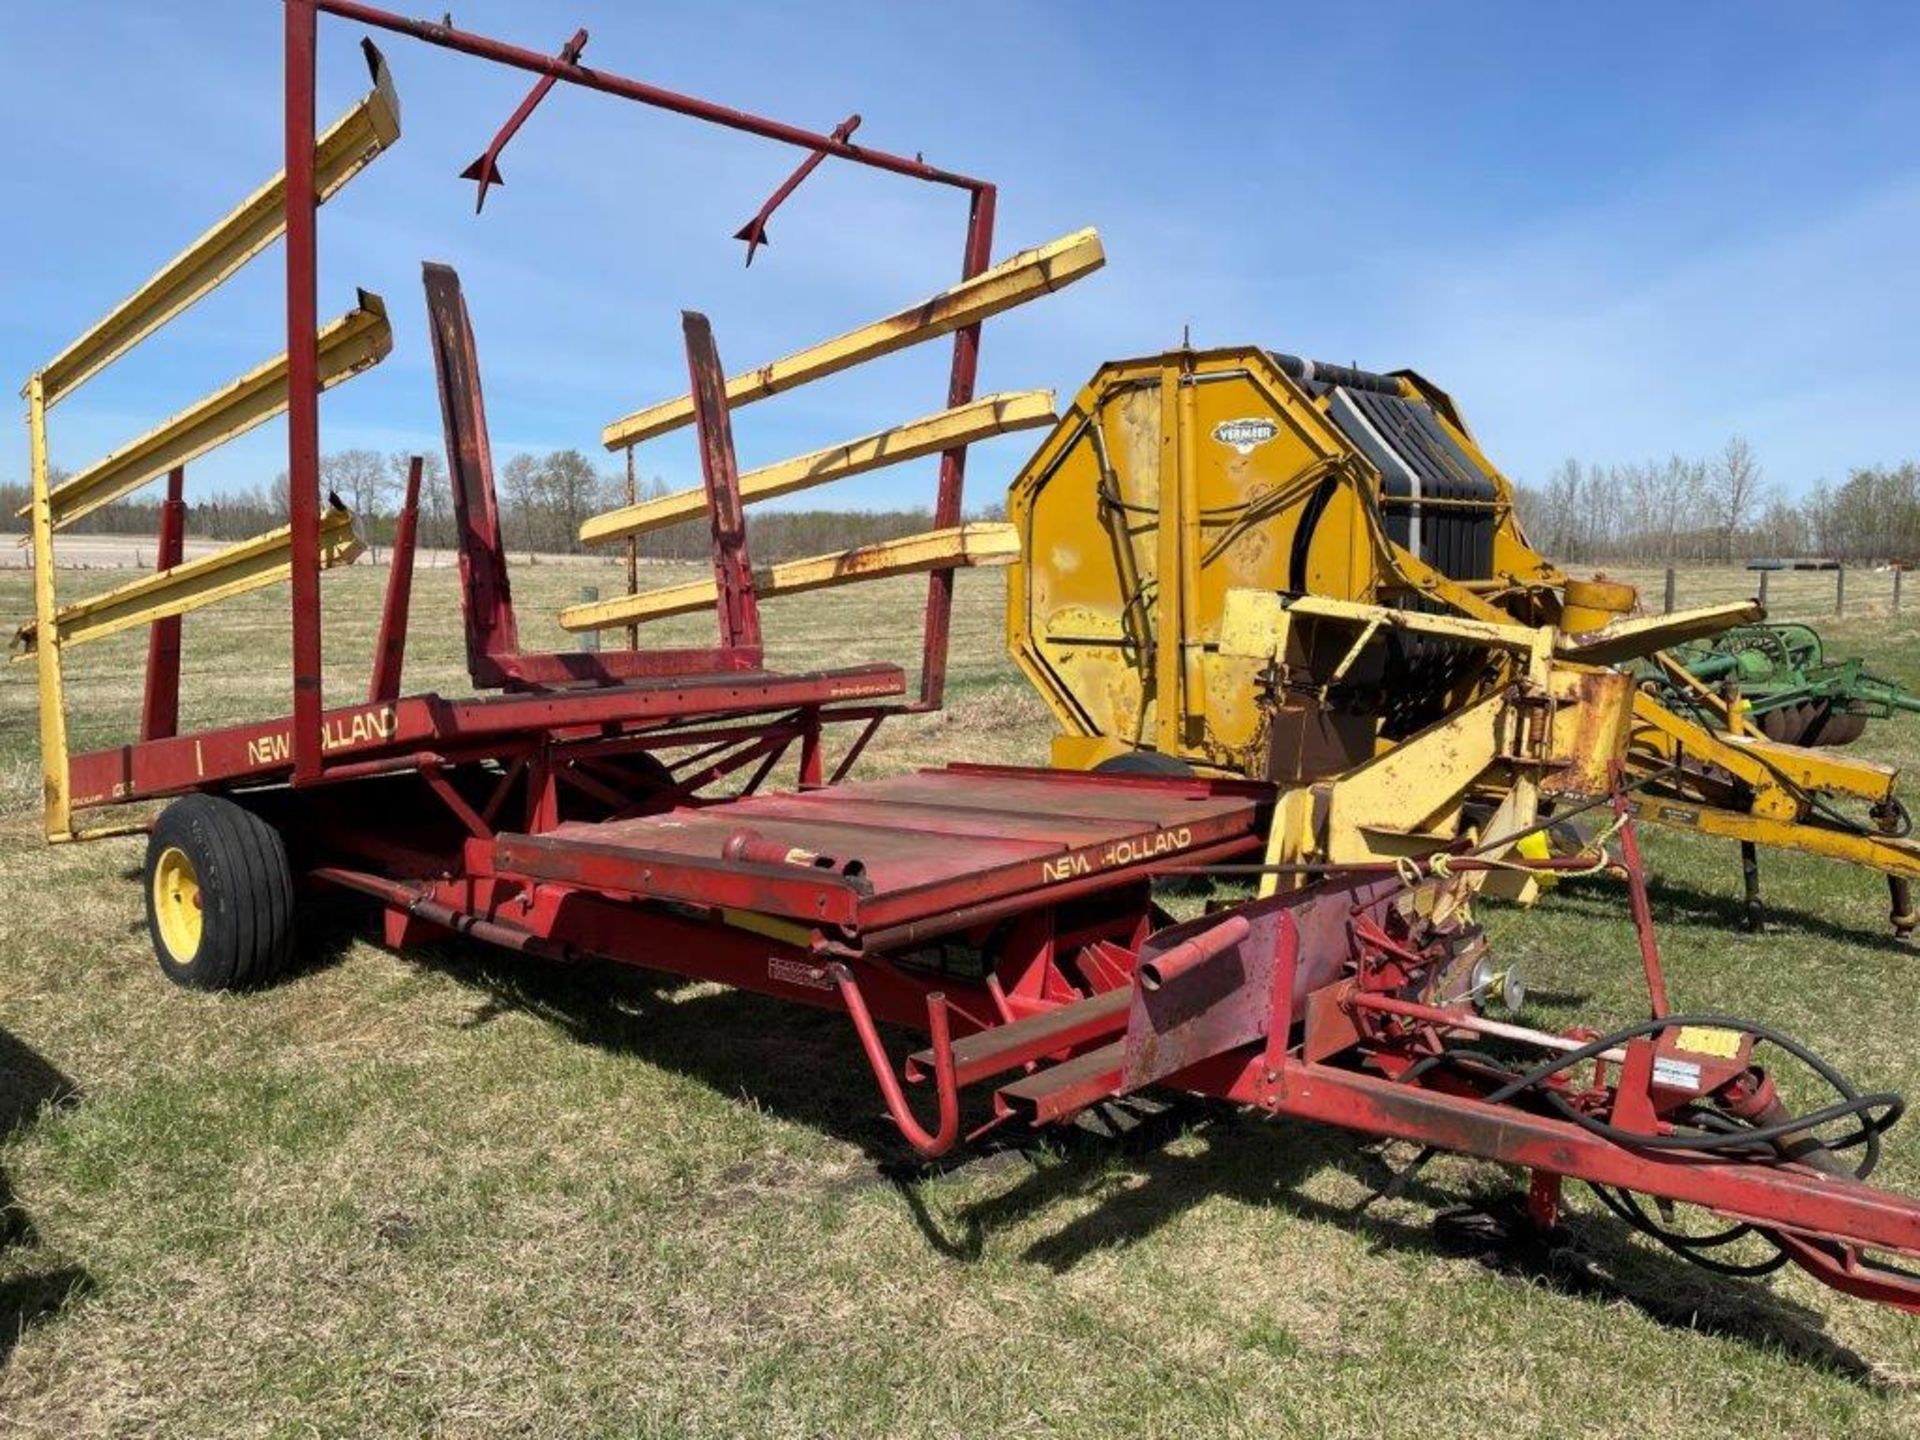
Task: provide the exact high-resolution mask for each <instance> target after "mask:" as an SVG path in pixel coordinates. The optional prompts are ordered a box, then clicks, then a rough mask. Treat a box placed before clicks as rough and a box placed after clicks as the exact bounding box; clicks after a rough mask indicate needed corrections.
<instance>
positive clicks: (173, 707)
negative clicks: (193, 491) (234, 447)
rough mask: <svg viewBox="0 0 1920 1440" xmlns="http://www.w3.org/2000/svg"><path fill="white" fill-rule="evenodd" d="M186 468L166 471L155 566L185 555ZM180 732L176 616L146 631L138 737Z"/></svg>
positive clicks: (168, 564)
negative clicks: (143, 690)
mask: <svg viewBox="0 0 1920 1440" xmlns="http://www.w3.org/2000/svg"><path fill="white" fill-rule="evenodd" d="M186 484H187V472H186V469H185V467H184V466H179V465H176V466H175V467H174V468H173V469H172V470H170V471H168V472H167V498H166V500H165V502H164V503H163V504H162V505H161V506H160V537H159V546H158V549H157V550H156V551H155V553H154V557H153V568H154V569H155V570H171V569H172V568H173V567H174V566H176V565H178V564H179V563H180V561H181V560H182V559H183V558H185V554H186V545H187V502H186V498H185V495H186ZM179 733H180V617H179V616H178V615H169V616H168V617H167V618H166V619H164V620H156V621H154V622H153V624H152V626H151V627H149V629H148V631H147V693H146V698H145V699H144V700H143V701H142V703H141V706H140V738H141V739H142V740H166V739H169V738H171V737H172V736H174V735H177V734H179Z"/></svg>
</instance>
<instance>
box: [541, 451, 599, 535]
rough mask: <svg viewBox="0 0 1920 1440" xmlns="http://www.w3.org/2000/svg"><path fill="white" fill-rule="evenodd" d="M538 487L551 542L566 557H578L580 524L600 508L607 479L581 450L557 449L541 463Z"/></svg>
mask: <svg viewBox="0 0 1920 1440" xmlns="http://www.w3.org/2000/svg"><path fill="white" fill-rule="evenodd" d="M538 485H539V492H540V499H541V501H542V508H544V509H545V511H546V512H547V515H548V517H549V525H550V527H551V529H552V531H553V537H552V541H551V542H550V543H552V544H553V547H554V548H555V549H556V550H559V551H561V552H563V553H565V554H569V555H572V554H577V553H578V552H579V549H580V522H581V521H583V520H585V519H586V518H587V517H588V516H589V515H591V514H593V513H594V512H595V511H597V510H599V509H600V508H601V506H602V504H603V503H604V499H605V496H606V493H607V489H608V485H607V482H606V480H605V479H603V478H602V476H601V474H600V472H599V471H598V470H596V469H594V468H593V462H592V461H591V460H589V459H587V457H586V456H585V455H582V454H581V453H580V452H579V451H578V450H556V451H554V452H553V453H552V454H550V455H548V456H547V457H546V459H545V460H543V461H542V462H541V463H540V469H539V472H538Z"/></svg>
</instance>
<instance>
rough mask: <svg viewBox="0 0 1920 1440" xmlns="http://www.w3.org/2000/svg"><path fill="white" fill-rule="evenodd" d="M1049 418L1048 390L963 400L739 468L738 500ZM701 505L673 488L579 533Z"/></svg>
mask: <svg viewBox="0 0 1920 1440" xmlns="http://www.w3.org/2000/svg"><path fill="white" fill-rule="evenodd" d="M1056 418H1057V417H1056V416H1055V415H1054V413H1053V392H1052V391H1051V390H1021V391H1017V392H1015V393H1012V394H1007V395H988V396H986V397H984V398H982V399H979V400H975V401H973V402H972V403H971V404H967V405H959V406H955V407H954V408H953V409H951V410H942V411H940V412H938V413H937V414H934V415H927V416H923V417H921V418H920V419H918V420H909V421H908V422H907V423H906V424H904V425H896V426H894V427H893V428H892V429H890V430H882V431H880V432H879V433H877V434H874V435H863V436H862V437H861V438H860V439H858V440H849V441H847V442H846V443H845V444H844V445H834V446H831V447H829V448H828V449H825V450H816V451H814V452H813V453H812V454H810V455H798V456H795V457H794V458H793V459H791V460H781V461H778V462H776V463H775V464H772V465H763V466H761V467H760V468H759V469H757V470H747V471H744V472H742V474H741V476H740V498H741V500H742V501H753V500H771V499H774V498H775V497H777V496H781V495H791V494H794V493H796V492H797V491H800V490H806V489H810V488H811V487H813V486H815V485H825V484H828V483H830V482H832V481H835V480H844V479H846V478H847V477H848V476H850V475H864V474H866V473H867V472H868V471H870V470H879V469H881V468H883V467H885V466H888V465H900V464H904V463H905V462H906V461H909V460H918V459H921V458H923V457H924V456H928V455H938V454H939V453H940V452H941V451H943V450H949V449H951V448H953V447H954V446H956V445H969V444H971V443H973V442H974V441H975V440H985V439H987V438H989V437H990V436H994V435H1007V434H1011V433H1013V432H1014V431H1017V430H1031V429H1033V428H1034V427H1035V426H1039V425H1051V424H1052V423H1053V422H1054V420H1055V419H1056ZM706 512H707V494H706V491H704V490H697V489H693V490H676V491H674V492H673V493H672V494H671V495H661V496H659V497H657V498H655V499H652V500H643V501H641V502H640V503H639V504H637V505H626V506H622V507H621V508H620V509H618V510H609V511H607V512H606V513H605V514H603V515H594V516H590V517H588V519H587V520H586V521H585V522H583V523H582V524H581V526H580V539H581V540H582V542H584V543H585V544H588V545H598V544H603V543H605V542H606V541H609V540H620V539H624V538H625V537H627V536H629V535H644V534H647V533H648V532H649V531H653V530H660V529H664V528H665V527H667V526H669V525H677V524H679V523H681V522H682V521H686V520H696V519H698V518H699V517H700V516H702V515H704V514H706Z"/></svg>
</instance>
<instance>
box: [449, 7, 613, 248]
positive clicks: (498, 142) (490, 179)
mask: <svg viewBox="0 0 1920 1440" xmlns="http://www.w3.org/2000/svg"><path fill="white" fill-rule="evenodd" d="M586 48H587V32H586V31H585V30H576V31H574V32H573V38H572V39H571V40H569V41H567V43H566V44H564V45H562V46H561V47H560V55H559V61H560V63H561V64H562V65H577V64H578V63H579V62H580V52H581V51H582V50H584V49H586ZM557 78H558V77H556V76H553V75H542V76H541V77H540V78H539V79H538V80H536V81H534V82H533V88H532V89H531V90H529V91H527V98H526V99H524V100H522V101H521V102H520V106H519V108H518V109H517V110H515V111H514V112H513V114H511V115H509V116H508V117H507V123H506V124H504V125H502V126H501V127H500V133H499V134H498V135H495V136H494V137H493V143H492V144H491V145H489V146H487V148H486V149H485V150H484V151H482V152H481V155H480V158H479V159H478V160H476V161H474V162H473V163H472V164H471V165H469V166H467V168H466V169H464V170H462V171H461V172H460V178H461V179H462V180H474V181H478V182H479V186H480V190H479V193H478V194H476V195H475V196H474V198H473V213H474V214H476V215H478V214H479V213H480V207H481V206H483V205H485V204H486V203H487V187H488V186H490V185H504V184H506V183H507V182H506V180H505V179H504V178H502V176H501V174H500V152H501V151H502V150H504V149H506V148H507V142H508V141H509V140H511V139H513V137H514V135H515V133H516V132H517V131H518V130H519V129H520V127H521V126H522V125H524V124H526V123H527V117H528V116H529V115H531V114H533V112H534V108H535V107H536V106H538V105H539V103H540V102H541V101H542V100H544V99H546V98H547V92H548V91H549V90H551V89H552V88H553V82H554V81H555V79H557Z"/></svg>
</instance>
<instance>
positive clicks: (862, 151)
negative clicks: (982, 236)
mask: <svg viewBox="0 0 1920 1440" xmlns="http://www.w3.org/2000/svg"><path fill="white" fill-rule="evenodd" d="M297 3H301V4H312V5H314V6H315V7H316V8H318V9H320V10H323V11H325V12H326V13H327V14H329V15H337V16H339V17H340V18H341V19H343V20H352V21H355V22H357V23H359V24H362V25H371V26H374V27H375V28H376V29H380V30H391V31H393V32H394V33H395V34H399V35H410V36H412V37H413V38H414V39H416V40H421V41H424V42H425V43H427V44H429V45H438V46H440V47H442V48H443V49H447V50H457V51H459V52H461V53H462V54H465V55H472V56H475V57H477V58H479V59H482V60H490V61H493V62H494V63H496V64H500V65H511V66H513V67H514V68H515V69H519V70H526V71H530V72H531V73H533V74H536V75H551V76H553V77H554V78H555V79H557V80H565V81H566V82H568V83H569V84H572V85H580V86H584V87H585V88H586V89H589V90H598V91H600V92H601V93H603V94H606V95H614V96H618V97H619V98H620V99H623V100H634V101H638V102H639V103H640V104H642V105H651V106H653V107H654V108H656V109H660V110H671V111H673V112H674V113H675V114H678V115H686V116H689V117H691V118H692V119H695V120H704V121H706V122H708V123H709V124H712V125H720V126H724V127H725V128H726V129H729V130H740V131H744V132H745V133H747V134H749V135H758V136H760V137H761V138H762V139H766V140H777V141H779V142H780V143H781V144H783V145H795V146H798V147H799V148H801V149H803V150H824V151H826V152H827V153H828V154H830V155H835V156H838V157H839V158H840V159H843V160H849V161H852V162H853V163H854V164H856V165H866V166H870V167H872V168H873V169H876V170H886V171H890V172H891V173H893V174H896V175H905V176H908V177H910V178H912V179H915V180H925V181H928V182H929V183H932V184H936V185H951V186H955V187H957V188H959V189H962V190H972V191H979V190H982V189H985V188H987V184H986V182H985V181H984V180H976V179H974V178H973V177H971V176H968V175H962V174H959V173H958V172H956V171H952V170H942V169H940V168H939V167H937V166H933V165H929V164H927V163H926V162H925V161H924V160H919V159H914V158H909V157H908V156H905V155H894V154H891V153H889V152H888V151H885V150H872V149H868V148H866V147H865V146H856V145H850V144H848V143H847V142H846V141H845V140H836V139H834V138H833V137H832V136H831V135H822V134H819V133H817V132H815V131H812V130H806V129H803V128H802V127H800V126H798V125H788V124H785V123H783V122H781V121H778V120H770V119H768V118H767V117H766V116H764V115H755V114H752V113H750V112H749V111H745V110H735V109H732V108H730V107H728V106H725V105H716V104H714V103H713V102H712V101H710V100H701V99H697V98H696V97H694V96H691V95H681V94H679V93H677V92H675V91H672V90H666V89H662V88H661V87H660V86H658V85H648V84H646V83H645V82H643V81H639V80H631V79H628V78H627V77H626V76H623V75H615V74H612V73H611V72H609V71H604V70H591V69H588V68H587V67H586V66H583V65H579V64H569V63H567V62H566V61H564V60H560V59H557V58H555V57H554V56H552V55H542V54H541V53H540V52H539V51H538V50H528V49H526V48H524V47H523V46H519V45H509V44H507V43H505V42H504V41H500V40H493V39H490V38H488V37H487V36H485V35H476V34H474V33H472V32H471V31H466V30H461V29H459V28H457V27H455V26H452V25H445V24H436V23H435V22H433V21H431V20H410V19H407V18H406V17H404V16H401V15H395V14H393V13H392V12H390V11H386V10H381V9H378V8H377V7H375V6H372V5H362V4H358V3H356V0H297Z"/></svg>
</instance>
